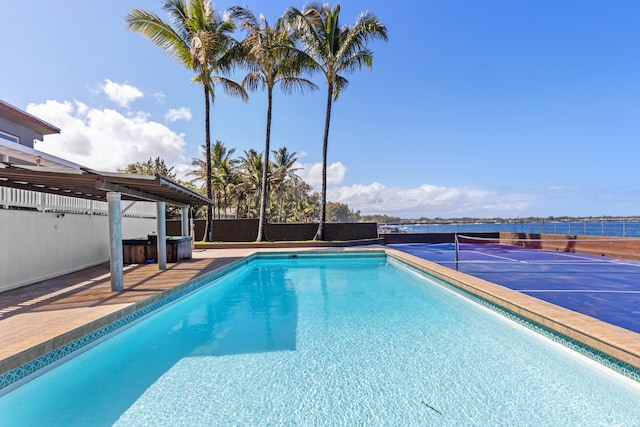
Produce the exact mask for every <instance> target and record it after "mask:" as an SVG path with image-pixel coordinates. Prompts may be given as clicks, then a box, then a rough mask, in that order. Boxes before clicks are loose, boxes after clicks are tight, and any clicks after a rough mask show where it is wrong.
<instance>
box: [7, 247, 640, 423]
mask: <svg viewBox="0 0 640 427" xmlns="http://www.w3.org/2000/svg"><path fill="white" fill-rule="evenodd" d="M0 425H2V426H33V425H38V426H47V425H53V426H73V425H77V426H96V425H97V426H102V425H105V426H106V425H118V426H143V425H147V426H150V425H158V426H160V425H161V426H165V425H172V426H180V425H184V426H211V425H250V426H268V425H295V426H302V425H304V426H313V425H323V426H324V425H331V426H353V425H367V426H397V425H402V426H424V425H430V426H487V425H491V426H514V425H518V426H558V425H562V426H585V425H589V426H612V425H616V426H634V425H640V385H639V384H637V383H632V382H631V381H629V380H625V379H622V378H620V377H619V376H617V375H616V374H613V373H612V372H610V371H608V370H606V369H605V368H602V367H601V366H599V365H596V364H595V363H594V362H592V361H589V360H586V359H584V358H582V357H580V356H577V355H576V354H575V353H573V352H571V351H569V350H567V349H566V348H564V347H561V346H559V345H558V344H556V343H553V342H551V341H549V340H546V339H544V338H541V337H540V336H538V335H537V334H535V333H533V332H531V331H529V330H527V329H524V328H523V327H520V326H519V325H516V324H515V323H513V322H511V321H509V320H507V319H505V318H503V317H501V316H499V315H497V314H495V313H493V312H491V311H489V310H487V309H485V308H483V307H481V306H479V305H477V304H475V303H473V302H471V301H469V300H467V299H465V298H463V297H462V296H460V295H458V294H455V293H453V292H451V291H449V290H447V289H445V288H443V287H442V286H440V285H437V284H436V283H434V282H431V281H430V280H428V279H427V278H425V277H423V276H421V275H418V274H417V273H414V272H412V271H410V270H408V269H406V268H403V267H402V266H400V265H399V264H398V263H396V262H388V261H387V259H386V257H384V256H377V257H368V258H362V257H360V258H354V257H335V256H334V257H326V256H324V257H309V258H308V257H300V258H298V259H285V260H282V259H271V260H260V261H255V262H252V263H250V264H248V265H247V266H246V267H244V268H242V269H239V270H237V271H235V272H233V273H231V274H229V275H227V276H225V277H223V278H221V279H218V280H216V281H215V282H214V283H212V284H211V285H210V286H208V287H205V288H203V289H201V290H199V291H197V292H196V293H194V294H192V295H191V296H189V297H187V298H185V299H183V300H181V301H179V302H177V303H175V304H173V305H170V306H168V307H167V308H165V309H163V310H161V311H159V312H157V313H156V314H154V315H152V316H150V317H148V318H147V319H145V320H144V321H142V322H139V323H137V324H135V325H133V326H132V327H130V328H128V329H126V330H125V331H123V332H121V333H120V334H117V335H115V336H114V337H112V338H110V339H108V340H106V341H104V342H103V343H101V344H99V345H97V346H95V347H93V348H91V349H89V350H88V351H86V352H84V353H82V354H80V355H79V356H77V357H75V358H73V359H71V360H69V361H68V362H66V363H65V364H63V365H60V366H58V367H57V368H55V369H53V370H51V371H49V372H47V373H45V374H44V375H42V376H40V377H38V378H36V379H34V380H33V381H31V382H29V383H27V384H25V385H23V386H22V387H20V388H18V389H16V390H14V391H12V392H10V393H8V394H6V395H4V396H2V397H0Z"/></svg>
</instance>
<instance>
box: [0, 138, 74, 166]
mask: <svg viewBox="0 0 640 427" xmlns="http://www.w3.org/2000/svg"><path fill="white" fill-rule="evenodd" d="M0 154H6V155H8V156H10V158H12V160H10V161H11V162H13V163H18V162H24V163H26V164H27V165H35V164H36V162H37V161H38V160H39V161H40V166H46V167H56V168H63V167H68V168H76V169H79V168H80V165H79V164H77V163H73V162H70V161H69V160H65V159H63V158H60V157H57V156H54V155H53V154H49V153H45V152H43V151H38V150H35V149H33V148H31V147H27V146H26V145H21V144H16V143H15V142H9V141H4V140H2V139H0ZM38 158H39V159H38Z"/></svg>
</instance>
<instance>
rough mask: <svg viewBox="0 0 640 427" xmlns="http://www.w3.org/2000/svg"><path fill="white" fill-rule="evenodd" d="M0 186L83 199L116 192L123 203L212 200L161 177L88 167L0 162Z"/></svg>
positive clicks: (185, 203)
mask: <svg viewBox="0 0 640 427" xmlns="http://www.w3.org/2000/svg"><path fill="white" fill-rule="evenodd" d="M0 186H4V187H12V188H20V189H23V190H31V191H39V192H43V193H51V194H58V195H62V196H70V197H78V198H82V199H89V200H98V201H106V200H107V193H109V192H111V191H117V192H120V193H121V199H122V200H141V201H156V202H166V203H169V204H174V205H181V206H184V205H207V204H209V205H211V204H213V201H211V200H210V199H207V198H206V197H203V196H201V195H200V194H198V193H195V192H193V191H191V190H189V189H188V188H186V187H184V186H182V185H180V184H178V183H176V182H174V181H172V180H170V179H168V178H165V177H163V176H161V175H155V176H150V175H131V174H122V173H112V172H99V171H94V170H91V169H88V168H82V169H68V168H47V167H37V166H21V165H20V166H18V165H12V164H10V163H0Z"/></svg>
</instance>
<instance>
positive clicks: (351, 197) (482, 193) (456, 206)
mask: <svg viewBox="0 0 640 427" xmlns="http://www.w3.org/2000/svg"><path fill="white" fill-rule="evenodd" d="M534 198H535V197H534V196H532V195H530V194H519V193H511V194H499V193H497V192H495V191H492V190H485V189H480V188H474V187H440V186H435V185H428V184H424V185H421V186H419V187H415V188H388V187H386V186H384V185H383V184H380V183H377V182H374V183H373V184H370V185H351V186H345V187H338V188H330V189H328V190H327V200H329V201H332V202H341V203H346V204H348V205H349V207H350V208H351V209H353V210H359V211H360V212H361V213H363V214H388V215H392V216H400V217H404V218H420V217H428V218H433V217H444V218H451V217H464V216H472V217H487V218H490V217H494V216H505V215H507V216H509V215H511V216H514V217H515V216H517V215H518V214H519V213H521V212H523V211H524V210H525V209H527V208H528V207H530V206H531V205H532V203H533V200H534Z"/></svg>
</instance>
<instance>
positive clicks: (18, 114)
mask: <svg viewBox="0 0 640 427" xmlns="http://www.w3.org/2000/svg"><path fill="white" fill-rule="evenodd" d="M0 117H2V118H4V119H6V120H9V121H11V122H13V123H17V124H19V125H21V126H24V127H26V128H27V129H31V130H33V131H35V132H37V133H39V134H40V135H50V134H53V133H60V129H58V128H57V127H55V126H54V125H52V124H50V123H47V122H45V121H44V120H40V119H39V118H37V117H35V116H32V115H31V114H29V113H27V112H25V111H22V110H20V109H19V108H16V107H14V106H13V105H11V104H7V103H6V102H4V101H2V100H0Z"/></svg>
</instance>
